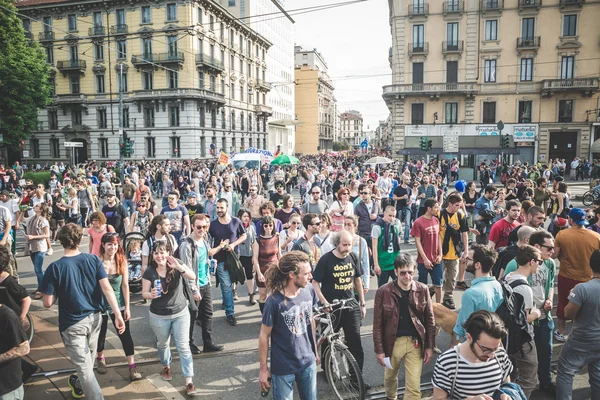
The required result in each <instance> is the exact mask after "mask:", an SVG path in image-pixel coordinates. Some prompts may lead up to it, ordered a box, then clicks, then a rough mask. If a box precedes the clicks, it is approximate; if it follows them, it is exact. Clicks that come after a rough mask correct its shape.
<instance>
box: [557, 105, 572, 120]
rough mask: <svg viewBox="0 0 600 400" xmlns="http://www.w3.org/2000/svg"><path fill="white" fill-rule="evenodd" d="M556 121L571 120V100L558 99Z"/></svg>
mask: <svg viewBox="0 0 600 400" xmlns="http://www.w3.org/2000/svg"><path fill="white" fill-rule="evenodd" d="M558 122H573V100H559V102H558Z"/></svg>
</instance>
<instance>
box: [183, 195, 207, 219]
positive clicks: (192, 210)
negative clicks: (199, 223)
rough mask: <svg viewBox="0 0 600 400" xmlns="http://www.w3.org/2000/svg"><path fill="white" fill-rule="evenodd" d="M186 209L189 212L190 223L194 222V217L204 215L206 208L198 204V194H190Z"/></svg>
mask: <svg viewBox="0 0 600 400" xmlns="http://www.w3.org/2000/svg"><path fill="white" fill-rule="evenodd" d="M185 208H186V209H187V210H188V214H189V216H190V221H191V220H192V217H193V216H194V215H196V214H203V213H204V207H203V206H202V204H198V195H197V194H196V192H189V193H188V196H187V203H186V204H185Z"/></svg>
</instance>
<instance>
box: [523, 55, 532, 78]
mask: <svg viewBox="0 0 600 400" xmlns="http://www.w3.org/2000/svg"><path fill="white" fill-rule="evenodd" d="M531 80H533V58H521V82H529V81H531Z"/></svg>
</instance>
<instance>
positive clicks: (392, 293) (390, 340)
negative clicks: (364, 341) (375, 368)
mask: <svg viewBox="0 0 600 400" xmlns="http://www.w3.org/2000/svg"><path fill="white" fill-rule="evenodd" d="M400 296H401V294H400V290H399V289H398V285H397V281H393V282H388V283H386V284H385V285H383V286H382V287H380V288H379V289H377V293H376V294H375V306H374V307H373V310H374V315H373V342H374V344H375V354H381V353H384V354H385V356H386V357H391V356H392V351H393V350H394V344H395V343H396V333H397V331H398V321H399V320H400V300H399V299H400ZM408 312H409V313H410V317H411V319H412V322H413V324H414V326H415V328H416V330H417V332H418V333H419V344H420V346H421V355H424V354H425V349H431V348H434V347H435V317H434V316H433V306H432V304H431V297H430V296H429V289H428V288H427V286H426V285H424V284H422V283H419V282H417V281H413V282H412V287H411V288H410V294H409V307H408ZM415 312H416V314H415Z"/></svg>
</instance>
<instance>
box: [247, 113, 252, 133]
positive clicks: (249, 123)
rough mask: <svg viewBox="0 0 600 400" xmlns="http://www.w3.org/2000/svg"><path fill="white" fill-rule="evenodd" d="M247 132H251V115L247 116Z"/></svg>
mask: <svg viewBox="0 0 600 400" xmlns="http://www.w3.org/2000/svg"><path fill="white" fill-rule="evenodd" d="M248 130H249V131H252V130H253V129H252V114H248Z"/></svg>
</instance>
